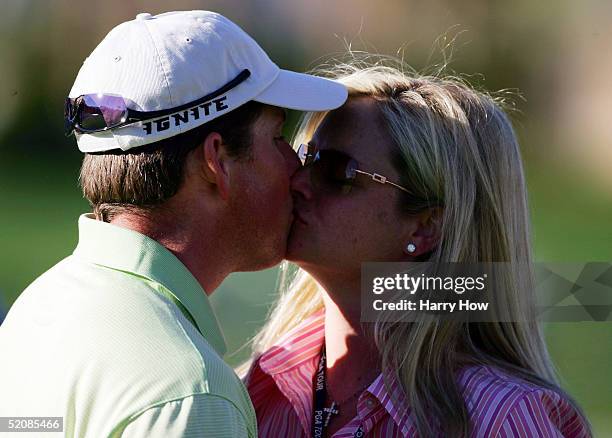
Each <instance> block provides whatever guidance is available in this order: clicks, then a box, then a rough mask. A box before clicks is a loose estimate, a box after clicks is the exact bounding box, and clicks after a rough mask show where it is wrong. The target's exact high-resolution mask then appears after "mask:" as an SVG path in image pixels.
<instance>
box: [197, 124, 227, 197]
mask: <svg viewBox="0 0 612 438" xmlns="http://www.w3.org/2000/svg"><path fill="white" fill-rule="evenodd" d="M201 148H202V150H203V151H204V160H203V163H202V172H203V174H204V178H205V179H206V180H207V181H208V182H209V183H210V184H212V185H214V186H215V187H216V190H217V191H218V193H219V196H220V197H221V198H222V199H223V200H227V199H228V197H229V184H230V163H231V162H232V160H231V158H230V157H229V156H228V155H227V151H226V147H225V144H223V138H222V137H221V134H219V133H218V132H211V133H210V134H208V135H207V136H206V139H204V143H202V145H201Z"/></svg>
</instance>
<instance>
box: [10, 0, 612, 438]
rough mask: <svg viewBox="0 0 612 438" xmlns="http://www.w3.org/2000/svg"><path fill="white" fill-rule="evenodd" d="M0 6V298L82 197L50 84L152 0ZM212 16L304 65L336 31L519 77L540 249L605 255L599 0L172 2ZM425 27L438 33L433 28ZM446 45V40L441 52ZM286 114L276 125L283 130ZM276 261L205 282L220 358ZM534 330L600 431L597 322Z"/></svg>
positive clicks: (256, 307)
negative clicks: (219, 330)
mask: <svg viewBox="0 0 612 438" xmlns="http://www.w3.org/2000/svg"><path fill="white" fill-rule="evenodd" d="M2 6H3V8H2V14H0V206H1V207H0V209H1V210H0V248H1V249H2V251H1V253H0V307H4V308H5V309H8V308H9V307H10V305H11V303H12V302H13V301H14V300H15V299H16V297H17V296H18V295H19V293H20V292H21V291H22V290H23V288H24V287H25V286H26V285H27V284H28V283H29V282H31V281H32V280H33V279H34V278H35V277H36V276H37V275H39V274H40V273H42V272H43V271H44V270H46V269H48V268H49V267H51V266H52V265H53V264H54V263H56V262H57V261H59V260H60V259H61V258H63V257H64V256H66V255H67V254H69V253H70V252H71V251H72V250H73V248H74V246H75V244H76V239H77V228H76V220H77V217H78V215H79V214H80V213H82V212H86V211H88V205H87V203H86V202H85V201H84V200H83V199H82V197H81V194H80V192H79V189H78V186H77V175H78V170H79V165H80V160H81V154H80V153H79V152H78V151H77V149H76V144H75V141H74V138H65V137H64V136H63V133H62V128H63V125H62V111H63V99H64V98H65V96H66V95H67V93H68V91H69V90H70V87H71V85H72V82H73V80H74V78H75V76H76V73H77V71H78V69H79V67H80V65H81V63H82V61H83V60H84V59H85V57H86V56H87V55H88V54H89V53H90V52H91V50H93V48H94V47H95V46H96V45H97V43H98V42H99V41H100V40H101V39H102V38H103V36H104V35H105V34H106V33H107V32H108V31H109V30H110V29H111V28H112V27H114V26H115V25H117V24H119V23H120V22H122V21H125V20H128V19H132V18H133V17H134V16H135V15H136V14H137V13H138V12H151V13H154V14H155V13H160V12H164V11H166V10H168V8H169V6H166V5H165V4H164V2H161V1H147V2H145V1H126V0H122V1H119V0H117V1H114V0H113V1H105V2H68V1H59V0H57V1H43V0H39V1H25V0H21V1H17V0H14V1H11V0H9V1H7V0H4V1H3V2H2ZM171 8H172V9H209V10H214V11H218V12H220V13H222V14H224V15H227V16H228V17H229V18H231V19H232V20H234V21H236V22H237V23H238V24H239V25H241V26H242V27H243V28H244V29H245V30H246V31H247V32H248V33H250V34H251V35H252V36H254V38H255V39H256V40H257V41H258V42H259V43H260V44H261V45H262V46H263V47H264V49H265V50H266V51H267V52H268V53H269V54H270V56H271V57H272V59H274V60H275V61H276V62H277V63H278V64H279V65H280V66H282V67H286V68H292V69H297V70H306V69H309V68H312V67H314V66H315V65H316V60H317V59H318V58H320V57H321V56H326V55H329V54H332V53H337V52H342V51H343V50H344V49H345V47H346V45H347V44H351V45H352V47H353V48H354V49H367V50H369V51H374V52H378V53H383V54H395V53H396V51H397V50H398V49H400V48H402V49H403V52H402V53H403V56H404V59H405V61H406V62H408V63H410V64H411V65H412V66H414V67H415V68H417V69H423V68H426V67H429V66H432V65H434V64H437V63H440V62H443V61H444V55H443V54H442V52H441V50H440V46H441V45H444V41H445V40H444V38H443V37H442V38H439V37H440V36H443V35H447V41H448V40H449V39H452V38H453V37H454V36H456V37H457V39H456V42H455V44H454V45H453V50H454V54H453V62H452V63H451V65H450V67H451V68H452V69H453V70H455V71H457V72H460V73H462V74H465V75H467V76H468V77H469V78H470V80H471V82H472V83H475V84H477V85H479V86H481V87H484V88H486V89H488V90H499V89H512V90H518V91H520V93H521V95H522V96H524V97H525V100H522V99H516V102H517V110H518V111H515V112H513V114H512V118H513V120H514V123H515V127H516V130H517V133H518V135H519V139H520V141H521V145H522V149H523V154H524V160H525V165H526V169H527V176H528V187H529V197H530V205H531V214H532V221H533V229H534V233H533V244H534V247H535V253H536V258H537V260H539V261H576V262H583V261H595V260H598V261H609V260H612V172H611V167H612V166H611V164H612V147H611V144H612V142H611V140H612V123H610V122H611V120H612V106H611V105H610V101H612V87H611V86H610V77H612V55H611V54H612V3H611V2H609V1H603V0H602V1H595V0H586V1H582V2H576V1H569V0H563V1H552V0H546V1H540V2H531V1H526V0H518V1H513V2H501V1H498V0H495V1H494V0H490V1H485V0H467V1H463V2H452V1H450V0H448V1H438V0H436V1H432V2H416V1H405V0H401V1H400V0H394V1H385V2H372V1H367V0H343V1H334V2H329V1H323V0H310V1H308V2H306V1H304V0H302V1H294V0H268V1H236V0H223V1H221V0H219V1H175V2H173V3H172V6H171ZM436 41H438V43H435V42H436ZM445 53H446V54H447V55H448V54H449V53H450V51H449V50H446V52H445ZM290 128H291V126H289V127H288V128H287V132H291V129H290ZM275 281H276V272H275V270H273V269H272V270H267V271H264V272H260V273H240V274H234V275H233V276H231V277H230V278H228V279H227V281H225V282H224V283H223V285H222V286H221V288H220V289H219V290H218V291H217V292H216V293H215V294H214V296H213V302H214V305H215V307H216V309H217V311H218V315H219V319H220V321H221V324H222V326H223V327H224V329H225V334H226V338H227V341H228V347H229V351H230V352H233V353H230V354H229V355H228V356H227V360H228V362H229V363H230V364H232V365H236V364H238V363H240V362H241V361H242V360H244V359H245V358H246V357H247V356H248V348H242V349H241V347H242V346H244V345H245V343H246V341H247V340H248V339H249V337H250V336H252V335H253V334H254V332H255V331H256V330H257V328H258V327H259V326H260V325H261V324H262V322H263V320H264V318H265V315H266V312H267V311H268V309H269V305H270V303H271V302H273V300H274V299H275V291H274V289H275ZM546 334H547V340H548V344H549V347H550V351H551V353H552V355H553V358H554V360H555V363H556V365H557V366H558V368H559V372H560V375H561V377H562V379H563V382H564V386H565V387H566V389H567V390H568V391H569V392H570V393H571V394H573V395H574V396H575V398H576V399H577V400H578V402H579V403H580V404H581V405H582V406H583V407H584V409H585V410H586V412H587V415H588V416H589V418H590V420H591V421H592V423H593V426H594V429H595V432H596V436H602V437H603V436H612V372H611V371H612V324H610V323H554V324H552V323H551V324H548V325H547V326H546Z"/></svg>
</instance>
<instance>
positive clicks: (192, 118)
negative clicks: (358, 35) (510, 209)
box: [68, 11, 347, 152]
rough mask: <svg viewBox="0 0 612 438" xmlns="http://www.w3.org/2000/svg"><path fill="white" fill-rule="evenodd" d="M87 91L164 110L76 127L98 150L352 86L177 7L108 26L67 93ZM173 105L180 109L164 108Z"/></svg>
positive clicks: (335, 103) (306, 107)
mask: <svg viewBox="0 0 612 438" xmlns="http://www.w3.org/2000/svg"><path fill="white" fill-rule="evenodd" d="M245 70H246V72H245ZM220 89H221V90H220ZM219 91H220V92H219ZM85 95H116V96H120V97H121V98H123V99H124V100H125V102H126V105H127V106H128V107H129V108H130V109H131V110H136V111H141V112H152V111H158V112H159V111H162V112H164V115H163V116H162V115H160V114H157V116H156V117H152V118H151V119H148V120H141V121H137V122H134V123H130V124H128V125H124V126H119V127H115V128H112V129H106V130H103V131H98V132H91V133H85V132H82V131H81V130H79V129H77V130H75V135H76V137H77V143H78V146H79V149H80V150H81V151H82V152H101V151H108V150H112V149H122V150H124V151H125V150H128V149H132V148H135V147H138V146H143V145H146V144H149V143H154V142H156V141H159V140H163V139H165V138H168V137H172V136H174V135H177V134H180V133H183V132H186V131H188V130H190V129H193V128H195V127H197V126H200V125H202V124H204V123H206V122H209V121H211V120H213V119H215V118H216V117H219V116H221V115H223V114H226V113H228V112H229V111H232V110H233V109H236V108H238V107H239V106H241V105H243V104H245V103H247V102H248V101H251V100H254V101H257V102H261V103H265V104H269V105H274V106H278V107H283V108H289V109H296V110H302V111H325V110H331V109H334V108H337V107H339V106H340V105H342V104H343V103H344V102H345V101H346V98H347V90H346V88H345V86H344V85H342V84H340V83H338V82H334V81H332V80H329V79H325V78H320V77H317V76H312V75H307V74H301V73H295V72H292V71H287V70H282V69H280V68H279V67H278V66H277V65H276V64H274V63H273V62H272V61H271V60H270V58H269V57H268V55H267V54H266V53H265V52H264V51H263V49H262V48H261V47H260V46H259V45H258V44H257V43H256V42H255V41H254V40H253V39H252V38H251V37H250V36H249V35H248V34H247V33H246V32H244V31H243V30H242V29H241V28H240V27H238V26H237V25H236V24H235V23H233V22H232V21H230V20H228V19H227V18H225V17H223V16H222V15H220V14H217V13H214V12H208V11H178V12H167V13H164V14H160V15H155V16H153V15H151V14H148V13H142V14H138V15H137V16H136V19H135V20H131V21H127V22H125V23H122V24H120V25H118V26H117V27H115V28H114V29H113V30H111V31H110V32H109V34H108V35H107V36H106V37H105V38H104V39H103V40H102V42H101V43H100V44H99V45H98V47H96V48H95V49H94V51H93V52H92V53H91V55H90V56H89V57H88V58H87V59H85V62H84V63H83V66H82V67H81V69H80V71H79V73H78V75H77V78H76V80H75V82H74V85H73V86H72V89H71V90H70V94H69V96H68V97H69V98H71V99H76V98H77V97H79V96H85ZM211 95H212V96H213V97H212V98H210V100H209V101H208V102H202V98H204V99H207V98H208V96H211ZM196 101H199V103H198V104H197V105H194V106H192V107H191V106H190V104H191V103H193V102H196ZM169 109H174V110H176V113H170V114H165V112H166V110H169ZM153 114H155V113H153ZM80 131H81V132H80Z"/></svg>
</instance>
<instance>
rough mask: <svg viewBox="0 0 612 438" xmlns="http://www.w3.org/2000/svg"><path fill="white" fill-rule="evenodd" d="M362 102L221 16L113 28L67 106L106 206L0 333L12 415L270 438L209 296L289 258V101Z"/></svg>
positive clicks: (2, 379)
mask: <svg viewBox="0 0 612 438" xmlns="http://www.w3.org/2000/svg"><path fill="white" fill-rule="evenodd" d="M346 94H347V93H346V90H345V88H344V87H343V86H341V85H340V84H337V83H335V82H332V81H328V80H325V79H322V78H316V77H312V76H308V75H301V74H297V73H292V72H288V71H283V70H279V68H278V67H277V66H276V65H275V64H274V63H272V61H270V59H269V58H268V57H267V55H266V54H265V53H264V51H263V50H262V49H261V48H260V47H259V46H258V45H257V43H256V42H255V41H253V40H252V39H251V38H250V37H249V36H248V35H247V34H246V33H244V32H243V31H242V30H241V29H240V28H239V27H238V26H236V25H235V24H234V23H232V22H230V21H229V20H227V19H226V18H224V17H222V16H221V15H218V14H214V13H210V12H205V11H191V12H171V13H166V14H161V15H157V16H151V15H150V14H139V15H138V16H137V17H136V19H135V20H133V21H129V22H126V23H123V24H121V25H119V26H117V27H116V28H115V29H113V30H112V31H111V32H110V33H109V34H108V35H107V36H106V37H105V39H104V40H103V41H102V42H101V43H100V44H99V46H98V47H97V48H96V49H95V50H94V51H93V52H92V54H91V55H90V56H89V58H87V59H86V60H85V62H84V64H83V66H82V68H81V70H80V71H79V74H78V76H77V78H76V81H75V84H74V86H73V88H72V90H71V92H70V95H69V97H70V98H69V99H67V102H66V128H67V132H74V133H75V135H76V137H77V141H78V146H79V149H80V150H81V151H83V152H85V153H86V155H85V158H84V161H83V166H82V169H81V177H80V180H81V185H82V188H83V193H84V195H85V197H86V198H87V199H88V200H89V201H90V203H91V205H92V208H93V214H88V215H83V216H81V218H80V219H79V243H78V246H77V248H76V250H75V251H74V253H73V254H72V255H71V256H69V257H68V258H66V259H65V260H63V261H61V262H60V263H58V264H57V265H56V266H55V267H53V268H51V269H50V270H49V271H48V272H46V273H45V274H43V275H42V276H41V277H40V278H38V279H37V280H36V281H35V282H34V283H33V284H32V285H30V286H29V287H28V288H27V289H26V290H25V291H24V293H23V294H22V295H21V296H20V297H19V299H18V300H17V301H16V302H15V304H14V305H13V307H12V309H11V311H10V312H9V314H8V315H7V319H6V321H5V322H4V324H3V325H2V327H1V329H0V351H2V355H3V358H4V359H3V361H2V365H1V367H0V387H1V388H2V394H1V395H0V416H3V417H8V416H10V417H32V416H44V417H60V418H61V419H62V420H63V429H64V434H65V436H79V437H95V438H99V437H106V436H126V437H175V436H214V437H240V436H249V437H255V436H256V434H257V432H256V425H255V417H254V413H253V409H252V406H251V403H250V401H249V399H248V395H247V393H246V391H245V389H244V387H243V386H242V384H241V383H240V381H239V379H238V378H237V377H236V375H235V374H234V373H233V372H232V370H231V369H230V368H229V367H228V366H227V365H226V364H225V363H224V362H223V361H222V359H221V358H220V355H222V354H223V353H224V349H225V346H224V342H223V337H222V335H221V332H220V330H219V327H218V326H217V322H216V319H215V316H214V314H213V313H212V310H211V308H210V305H209V302H208V299H207V295H209V294H211V293H212V292H213V291H214V290H215V288H216V287H217V286H218V285H219V284H220V283H221V281H222V280H223V279H224V278H225V277H226V276H227V275H228V274H229V273H230V272H233V271H246V270H256V269H262V268H266V267H269V266H272V265H274V264H276V263H277V262H278V261H280V260H281V258H282V256H283V255H284V251H285V241H286V236H287V233H288V231H289V227H290V225H291V220H292V214H291V212H292V203H291V197H290V194H289V178H290V176H291V175H292V173H293V172H294V171H295V170H296V169H297V168H298V167H299V161H298V159H297V157H296V155H295V154H294V152H293V151H292V149H291V147H290V146H289V145H288V144H287V142H286V141H285V140H284V139H283V137H282V134H281V129H282V125H283V121H284V110H282V109H279V107H284V108H292V109H300V110H328V109H332V108H335V107H338V106H340V105H341V104H342V103H343V102H344V101H345V99H346ZM246 293H248V292H246ZM41 430H42V429H37V432H40V431H41Z"/></svg>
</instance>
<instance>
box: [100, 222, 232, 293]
mask: <svg viewBox="0 0 612 438" xmlns="http://www.w3.org/2000/svg"><path fill="white" fill-rule="evenodd" d="M111 223H112V224H113V225H117V226H120V227H123V228H127V229H130V230H133V231H136V232H139V233H141V234H144V235H146V236H148V237H150V238H152V239H154V240H155V241H157V242H158V243H160V244H161V245H163V246H164V247H166V248H167V249H168V250H169V251H170V252H172V253H173V254H174V255H175V256H176V257H177V258H178V259H179V260H180V261H181V262H182V263H183V264H184V265H185V266H186V267H187V269H188V270H189V271H190V272H191V274H192V275H193V276H194V277H195V278H196V280H197V281H198V283H200V285H201V286H202V289H204V291H205V292H206V294H207V295H210V294H211V293H212V292H213V291H214V290H215V289H216V288H217V287H218V286H219V285H220V284H221V282H222V281H223V280H224V279H225V278H226V277H227V276H228V275H229V273H230V272H232V267H231V263H230V260H231V258H230V257H228V256H226V255H225V254H223V250H224V249H225V248H227V242H225V244H224V243H223V242H221V241H219V237H218V236H219V235H221V234H222V233H218V232H216V231H215V229H214V223H211V222H208V223H207V224H206V225H205V226H201V227H198V226H194V225H193V224H187V226H185V225H186V224H185V223H182V221H177V220H176V219H174V218H167V217H165V216H164V215H163V214H159V215H156V216H155V218H152V217H149V216H147V215H138V214H131V213H122V214H119V215H117V216H115V217H114V218H113V219H112V220H111Z"/></svg>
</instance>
